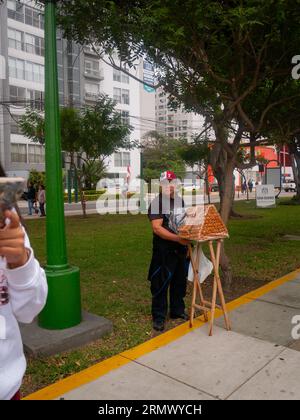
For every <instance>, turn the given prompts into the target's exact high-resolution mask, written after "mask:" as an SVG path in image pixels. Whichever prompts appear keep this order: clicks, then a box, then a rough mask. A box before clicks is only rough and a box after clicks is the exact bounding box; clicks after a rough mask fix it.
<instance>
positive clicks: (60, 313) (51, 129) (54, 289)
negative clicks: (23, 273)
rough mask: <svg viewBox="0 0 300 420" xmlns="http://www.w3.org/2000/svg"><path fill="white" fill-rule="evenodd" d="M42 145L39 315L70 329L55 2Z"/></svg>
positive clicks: (73, 293)
mask: <svg viewBox="0 0 300 420" xmlns="http://www.w3.org/2000/svg"><path fill="white" fill-rule="evenodd" d="M43 3H44V4H45V138H46V141H45V146H46V185H47V216H46V237H47V240H46V244H47V265H46V268H45V271H46V276H47V281H48V289H49V291H48V299H47V303H46V306H45V308H44V309H43V311H42V312H41V314H40V316H39V325H40V327H42V328H46V329H64V328H70V327H73V326H75V325H77V324H79V323H80V321H81V302H80V281H79V268H78V267H73V266H70V265H69V264H68V259H67V251H66V235H65V219H64V200H63V185H62V159H61V136H60V117H59V100H58V81H57V57H56V54H57V53H56V21H55V10H56V0H45V1H44V2H43Z"/></svg>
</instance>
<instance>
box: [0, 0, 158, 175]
mask: <svg viewBox="0 0 300 420" xmlns="http://www.w3.org/2000/svg"><path fill="white" fill-rule="evenodd" d="M0 8H1V13H0V16H1V18H0V19H1V21H0V23H1V25H0V57H2V58H1V60H2V61H1V62H2V63H4V64H3V65H4V66H5V70H6V71H5V72H4V73H5V77H3V78H0V87H1V91H0V92H1V93H0V100H1V101H2V102H5V101H7V102H8V103H9V104H5V105H4V106H0V159H1V162H2V164H3V165H4V167H5V169H6V171H7V173H9V174H10V175H20V176H25V177H27V176H28V173H29V171H30V169H31V168H35V169H37V170H39V171H40V170H41V171H43V170H44V169H45V152H44V147H43V146H41V145H39V144H35V143H33V142H31V141H29V139H27V138H26V137H24V136H23V135H21V133H20V129H19V127H18V119H19V118H20V116H21V115H22V114H23V113H24V112H25V106H28V105H30V106H31V107H33V108H36V109H39V110H41V111H42V110H43V101H44V16H43V9H42V8H37V6H36V3H35V2H34V1H30V0H26V1H24V2H22V1H21V2H19V1H16V0H7V1H5V2H4V3H2V4H1V5H0ZM115 59H116V62H118V58H117V57H115ZM105 61H106V62H104V61H102V60H101V59H100V58H99V55H98V54H97V52H96V51H95V49H94V48H92V47H89V46H86V47H83V48H82V47H81V46H79V45H77V44H75V43H74V42H71V41H67V40H65V39H63V37H62V34H61V33H60V32H59V31H58V32H57V63H58V85H59V101H60V104H61V105H62V106H75V107H80V106H82V105H84V104H87V105H92V104H93V103H95V101H96V100H97V97H98V96H99V94H100V93H105V94H107V95H109V96H110V97H111V98H113V99H114V100H115V101H116V103H117V105H116V107H117V109H118V110H119V111H120V113H121V115H122V118H123V119H124V121H126V122H129V124H130V125H132V126H133V128H134V129H133V131H132V133H131V135H130V136H131V140H134V141H140V138H141V136H142V135H143V134H144V133H145V132H146V131H148V128H149V121H146V122H145V120H146V119H150V120H152V121H151V122H150V125H151V124H152V125H153V129H154V128H155V122H154V121H155V92H154V90H153V89H152V88H150V87H149V86H148V85H147V81H148V83H149V77H151V75H152V74H153V72H152V69H151V68H150V67H149V65H148V64H145V62H144V61H143V60H140V61H139V62H137V63H136V64H137V65H136V67H135V68H132V69H128V71H129V73H130V74H132V75H133V76H135V77H136V79H134V78H131V77H130V76H129V75H128V74H126V73H124V72H122V71H120V70H116V69H114V68H113V67H112V66H111V65H109V64H108V62H109V60H108V57H107V60H105ZM1 62H0V64H1ZM137 79H142V80H143V79H144V81H145V83H144V84H143V83H140V82H139V81H138V80H137ZM143 124H146V125H143ZM106 163H107V171H108V174H109V177H111V178H123V179H125V178H126V177H127V176H128V173H129V172H130V176H131V179H134V178H137V177H138V176H139V173H140V149H139V148H136V149H134V150H120V151H119V152H118V153H115V154H114V155H112V156H110V157H109V158H108V159H107V161H106Z"/></svg>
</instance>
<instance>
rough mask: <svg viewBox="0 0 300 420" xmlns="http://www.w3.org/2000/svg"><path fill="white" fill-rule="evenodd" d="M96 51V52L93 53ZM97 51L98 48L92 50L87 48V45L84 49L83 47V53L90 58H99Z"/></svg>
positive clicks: (89, 47)
mask: <svg viewBox="0 0 300 420" xmlns="http://www.w3.org/2000/svg"><path fill="white" fill-rule="evenodd" d="M95 50H96V51H95ZM98 51H99V49H98V48H95V49H94V48H92V47H91V46H89V45H85V46H84V47H83V52H84V53H85V54H88V55H91V56H93V57H99V54H98Z"/></svg>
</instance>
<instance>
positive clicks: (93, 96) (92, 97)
mask: <svg viewBox="0 0 300 420" xmlns="http://www.w3.org/2000/svg"><path fill="white" fill-rule="evenodd" d="M84 98H85V100H86V101H88V102H97V100H98V98H99V93H94V92H87V91H85V93H84Z"/></svg>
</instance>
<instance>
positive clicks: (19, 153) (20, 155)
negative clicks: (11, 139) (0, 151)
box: [11, 143, 27, 163]
mask: <svg viewBox="0 0 300 420" xmlns="http://www.w3.org/2000/svg"><path fill="white" fill-rule="evenodd" d="M11 161H12V162H22V163H27V150H26V144H22V143H12V144H11Z"/></svg>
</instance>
